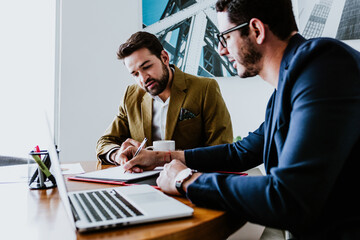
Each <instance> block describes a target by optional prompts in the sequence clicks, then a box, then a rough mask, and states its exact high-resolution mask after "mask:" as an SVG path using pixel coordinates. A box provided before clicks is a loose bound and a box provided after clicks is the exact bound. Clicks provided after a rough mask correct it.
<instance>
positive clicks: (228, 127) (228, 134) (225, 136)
mask: <svg viewBox="0 0 360 240" xmlns="http://www.w3.org/2000/svg"><path fill="white" fill-rule="evenodd" d="M203 104H204V106H203V119H204V132H205V140H206V141H205V146H214V145H219V144H224V143H232V142H233V129H232V124H231V118H230V114H229V111H228V109H227V107H226V104H225V102H224V99H223V97H222V95H221V92H220V88H219V85H218V83H217V82H216V80H214V79H211V80H210V81H209V83H208V85H207V88H206V93H205V99H204V103H203Z"/></svg>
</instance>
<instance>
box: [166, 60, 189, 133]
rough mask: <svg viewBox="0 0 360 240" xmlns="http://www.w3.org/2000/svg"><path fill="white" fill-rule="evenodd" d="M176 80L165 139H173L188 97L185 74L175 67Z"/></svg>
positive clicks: (171, 96) (173, 83)
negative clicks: (182, 108)
mask: <svg viewBox="0 0 360 240" xmlns="http://www.w3.org/2000/svg"><path fill="white" fill-rule="evenodd" d="M174 68H175V72H174V78H173V82H172V85H171V93H170V103H169V109H168V113H167V117H166V131H165V139H167V140H170V139H172V136H173V133H174V130H175V127H176V123H177V121H178V116H179V113H180V109H181V106H182V104H183V102H184V99H185V96H186V88H187V87H186V83H185V77H184V73H183V72H182V71H180V69H179V68H177V67H176V66H174Z"/></svg>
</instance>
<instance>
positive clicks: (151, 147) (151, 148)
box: [145, 146, 154, 150]
mask: <svg viewBox="0 0 360 240" xmlns="http://www.w3.org/2000/svg"><path fill="white" fill-rule="evenodd" d="M145 150H154V146H148V147H146V148H145Z"/></svg>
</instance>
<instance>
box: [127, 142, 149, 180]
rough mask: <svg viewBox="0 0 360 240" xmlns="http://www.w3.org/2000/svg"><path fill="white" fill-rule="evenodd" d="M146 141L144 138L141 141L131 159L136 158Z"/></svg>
mask: <svg viewBox="0 0 360 240" xmlns="http://www.w3.org/2000/svg"><path fill="white" fill-rule="evenodd" d="M146 141H147V138H144V140H143V141H142V143H141V144H140V146H139V148H138V149H137V150H136V152H135V154H134V156H133V158H134V157H136V156H137V155H138V154H139V153H140V151H141V149H142V148H143V147H144V145H145V143H146ZM124 173H126V170H125V171H124Z"/></svg>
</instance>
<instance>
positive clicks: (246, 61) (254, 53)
mask: <svg viewBox="0 0 360 240" xmlns="http://www.w3.org/2000/svg"><path fill="white" fill-rule="evenodd" d="M244 39H245V41H244V43H245V44H244V46H243V47H242V48H240V50H239V52H238V55H239V56H240V59H241V61H240V62H239V63H240V65H241V66H243V68H244V70H243V71H242V72H239V71H238V75H239V76H240V77H241V78H247V77H254V76H256V75H258V74H259V73H260V70H261V66H259V64H258V63H259V62H260V60H261V58H262V54H261V52H259V51H258V50H257V49H256V48H255V46H254V44H253V43H252V42H251V41H250V40H249V38H244Z"/></svg>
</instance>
